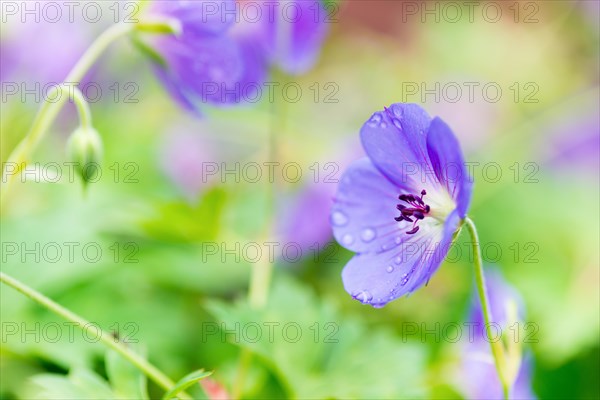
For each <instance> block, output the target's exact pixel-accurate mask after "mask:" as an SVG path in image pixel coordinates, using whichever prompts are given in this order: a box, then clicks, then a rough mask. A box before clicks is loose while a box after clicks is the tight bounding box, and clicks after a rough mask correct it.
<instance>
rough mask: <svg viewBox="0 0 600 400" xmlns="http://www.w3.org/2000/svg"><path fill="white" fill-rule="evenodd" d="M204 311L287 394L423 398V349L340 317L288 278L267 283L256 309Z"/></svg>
mask: <svg viewBox="0 0 600 400" xmlns="http://www.w3.org/2000/svg"><path fill="white" fill-rule="evenodd" d="M208 309H209V311H211V312H212V313H213V314H214V315H215V317H216V318H217V319H218V320H219V321H220V323H221V324H223V326H224V327H223V329H225V330H227V331H228V332H230V333H229V334H226V335H225V337H227V339H229V340H231V341H232V342H233V343H235V344H237V345H239V346H240V347H245V348H248V349H250V350H251V351H253V352H254V353H255V354H257V355H259V356H260V357H261V358H262V359H263V360H264V361H265V362H266V363H267V364H268V365H269V366H270V367H271V368H272V370H273V371H274V373H275V374H276V375H277V377H278V379H279V380H280V381H281V383H282V384H283V385H284V386H285V387H286V388H287V390H288V392H289V393H288V396H291V397H297V398H424V397H426V391H425V388H424V376H425V372H424V370H425V353H424V351H423V350H424V347H421V346H417V345H414V344H412V343H401V341H400V340H399V339H398V338H396V337H394V336H393V335H392V334H391V333H390V332H389V331H388V330H387V329H377V328H373V327H367V325H365V324H363V323H361V322H360V321H358V320H357V319H354V318H350V317H346V316H344V315H340V314H339V312H337V311H336V309H335V308H334V307H333V305H332V304H331V303H329V302H327V301H321V300H319V299H318V298H317V297H316V295H315V294H314V293H312V292H311V291H310V290H307V289H306V288H304V287H302V286H300V285H299V284H298V283H293V282H291V281H290V280H289V279H287V278H283V277H281V276H280V277H279V279H277V280H276V281H275V282H274V284H273V291H272V293H271V297H270V299H269V305H268V306H267V307H266V309H265V310H264V311H262V312H259V311H256V310H253V309H251V308H250V307H249V306H248V305H247V304H246V302H242V301H240V302H237V303H236V304H235V305H229V304H227V303H224V302H220V301H212V302H210V303H209V304H208ZM205 333H207V332H205ZM221 334H225V332H221ZM323 377H327V378H326V379H323ZM349 377H352V378H351V379H349Z"/></svg>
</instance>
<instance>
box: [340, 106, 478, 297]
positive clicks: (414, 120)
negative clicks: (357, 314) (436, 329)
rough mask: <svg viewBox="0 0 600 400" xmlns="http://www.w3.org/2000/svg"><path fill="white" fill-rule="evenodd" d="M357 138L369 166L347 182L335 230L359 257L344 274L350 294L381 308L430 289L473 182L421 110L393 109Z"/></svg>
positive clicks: (450, 138)
mask: <svg viewBox="0 0 600 400" xmlns="http://www.w3.org/2000/svg"><path fill="white" fill-rule="evenodd" d="M360 134H361V140H362V144H363V147H364V149H365V152H366V153H367V156H368V158H364V159H361V160H358V161H356V162H354V163H353V164H352V165H351V166H350V167H349V168H348V170H347V171H346V172H345V173H344V175H343V176H342V179H341V181H340V184H339V187H338V192H337V195H336V197H335V200H334V206H333V208H332V212H331V224H332V226H333V232H334V235H335V238H336V239H337V241H338V242H339V243H340V244H341V245H342V246H344V247H346V248H347V249H349V250H352V251H355V252H357V253H358V254H356V255H355V256H354V257H353V258H352V259H351V260H350V261H349V262H348V264H347V265H346V267H345V268H344V270H343V272H342V279H343V282H344V287H345V289H346V291H348V293H350V294H351V295H352V297H354V298H355V299H356V300H359V301H360V302H362V303H364V304H370V305H372V306H373V307H382V306H384V305H385V304H387V303H388V302H389V301H392V300H394V299H396V298H398V297H400V296H403V295H405V294H408V293H410V292H412V291H414V290H415V289H417V288H419V287H420V286H422V285H424V284H425V283H426V282H428V281H429V279H430V278H431V276H432V274H433V273H434V272H435V270H436V269H437V268H438V267H439V265H440V263H441V262H442V260H443V258H444V257H445V255H446V253H447V252H448V248H449V246H450V244H451V242H452V238H453V236H454V234H455V233H456V231H457V229H458V228H459V225H460V223H461V220H462V219H463V218H464V217H465V215H466V212H467V209H468V207H469V202H470V198H471V191H472V182H471V180H470V179H469V177H468V174H467V172H466V170H465V164H464V161H463V156H462V153H461V150H460V146H459V144H458V141H457V140H456V138H455V137H454V134H453V133H452V131H451V130H450V128H449V127H448V126H447V125H446V124H445V123H444V122H443V121H442V120H441V119H439V118H434V119H433V120H432V119H431V118H430V117H429V115H427V113H426V112H425V111H424V110H423V109H422V108H421V107H419V106H418V105H415V104H399V103H398V104H392V105H391V106H390V107H389V108H386V109H385V110H384V111H379V112H376V113H375V114H373V116H372V117H371V118H370V119H369V121H367V122H366V123H365V124H364V125H363V127H362V129H361V132H360Z"/></svg>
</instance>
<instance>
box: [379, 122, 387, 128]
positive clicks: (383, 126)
mask: <svg viewBox="0 0 600 400" xmlns="http://www.w3.org/2000/svg"><path fill="white" fill-rule="evenodd" d="M379 127H380V128H381V129H385V128H387V123H385V122H383V121H382V122H381V124H379Z"/></svg>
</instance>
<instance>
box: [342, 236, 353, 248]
mask: <svg viewBox="0 0 600 400" xmlns="http://www.w3.org/2000/svg"><path fill="white" fill-rule="evenodd" d="M352 243H354V237H352V235H351V234H349V233H346V234H345V235H344V236H343V237H342V244H345V245H347V246H349V245H351V244H352Z"/></svg>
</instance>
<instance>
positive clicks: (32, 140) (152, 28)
mask: <svg viewBox="0 0 600 400" xmlns="http://www.w3.org/2000/svg"><path fill="white" fill-rule="evenodd" d="M179 29H180V27H179V26H178V25H177V23H174V21H173V20H162V21H159V20H156V21H147V22H140V23H137V24H128V23H119V24H115V25H113V26H111V27H110V28H108V29H107V30H106V31H104V32H103V33H102V34H101V35H100V36H98V38H97V39H96V41H94V43H92V45H91V46H90V47H89V48H88V49H87V51H86V52H85V53H83V56H81V58H80V59H79V61H78V62H77V64H75V66H74V67H73V69H72V70H71V72H69V74H68V75H67V77H66V78H65V80H64V81H63V84H61V85H59V86H58V88H57V90H64V89H65V87H69V88H70V87H73V88H74V89H76V88H75V87H74V85H77V84H79V83H80V82H81V80H82V79H83V77H84V76H85V74H86V73H87V72H88V71H89V69H90V68H91V66H92V65H93V64H94V63H95V62H96V61H97V60H98V58H99V57H100V55H101V54H102V53H103V52H104V51H105V50H106V49H107V48H108V46H109V45H110V44H112V43H113V42H114V41H115V40H117V39H119V38H120V37H122V36H125V35H128V34H129V33H131V32H133V31H134V30H137V31H145V32H155V33H176V32H178V30H179ZM73 92H74V95H73V96H62V95H61V97H60V98H59V99H57V100H56V101H49V99H52V97H51V95H52V94H53V93H54V91H50V92H49V93H48V94H47V96H46V98H45V99H44V103H43V104H42V106H41V107H40V110H39V111H38V113H37V115H36V117H35V119H34V121H33V124H32V126H31V128H30V130H29V132H28V134H27V136H25V137H24V138H23V140H21V142H20V143H19V144H18V145H17V146H16V147H15V149H14V150H13V151H12V153H11V154H10V155H9V157H8V161H7V163H6V165H7V166H8V165H10V166H15V168H16V169H15V170H13V171H11V172H10V173H7V170H6V167H5V168H4V170H3V172H2V184H3V185H2V186H3V187H2V192H1V193H0V198H4V197H5V196H6V195H7V193H8V189H9V187H10V186H11V183H12V182H13V181H14V178H15V177H16V176H17V175H18V174H19V172H20V171H21V170H22V169H24V168H25V167H26V166H27V163H28V162H29V157H30V156H31V153H32V152H33V150H34V148H35V146H36V145H37V143H39V141H40V140H41V139H42V137H43V136H44V134H45V133H46V131H47V130H48V128H49V127H50V125H51V124H52V123H53V122H54V120H55V119H56V117H57V115H58V113H59V111H60V110H61V108H62V106H63V105H64V104H65V102H66V100H67V98H69V97H72V99H73V100H74V101H75V103H76V105H77V106H78V108H79V112H80V114H79V115H80V117H81V115H82V114H81V112H82V109H81V105H82V103H81V101H79V102H78V96H77V92H76V91H75V90H74V91H73ZM79 94H81V92H79ZM81 99H83V96H81ZM81 99H79V100H81ZM83 100H84V101H85V99H83ZM83 113H84V114H83V115H84V117H87V119H86V120H85V121H87V122H91V119H90V118H89V115H90V114H89V108H85V109H84V110H83Z"/></svg>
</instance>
